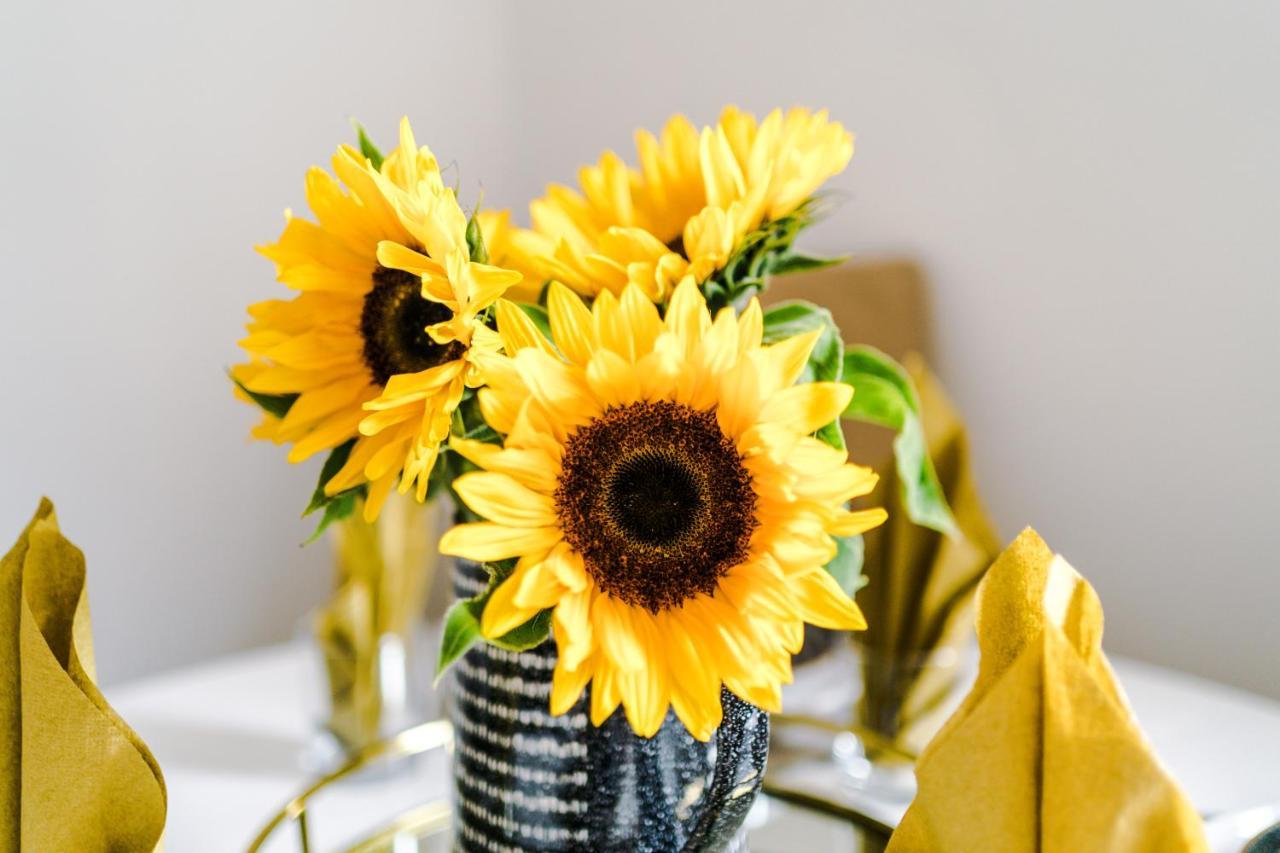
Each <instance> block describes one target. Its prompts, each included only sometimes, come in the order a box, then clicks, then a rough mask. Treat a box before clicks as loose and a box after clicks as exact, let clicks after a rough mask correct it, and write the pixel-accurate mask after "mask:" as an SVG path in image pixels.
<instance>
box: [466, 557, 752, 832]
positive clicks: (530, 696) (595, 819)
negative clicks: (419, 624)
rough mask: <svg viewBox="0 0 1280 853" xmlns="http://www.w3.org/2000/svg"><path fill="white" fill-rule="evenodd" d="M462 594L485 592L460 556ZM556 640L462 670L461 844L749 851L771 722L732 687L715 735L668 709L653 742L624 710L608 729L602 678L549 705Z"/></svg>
mask: <svg viewBox="0 0 1280 853" xmlns="http://www.w3.org/2000/svg"><path fill="white" fill-rule="evenodd" d="M454 579H455V581H454V585H455V589H456V592H457V594H458V595H459V596H463V597H470V596H472V595H475V594H476V593H477V592H479V591H480V590H482V589H483V588H484V584H485V575H484V572H483V570H482V569H481V568H480V567H479V566H477V565H475V564H474V563H467V562H465V561H459V562H458V568H457V569H456V570H455V575H454ZM555 663H556V648H555V644H554V643H553V642H551V641H548V642H546V643H543V644H542V645H541V646H539V647H538V648H536V649H533V650H531V651H527V652H518V653H517V652H508V651H504V650H502V649H498V648H495V647H493V646H490V645H480V646H477V647H475V648H473V649H472V650H471V651H469V652H467V654H466V655H464V656H463V657H462V658H461V659H460V660H459V661H458V662H457V663H455V664H454V675H453V689H452V693H451V698H450V704H451V709H450V716H451V718H452V720H453V725H454V730H455V731H454V735H455V750H454V764H453V766H454V794H455V797H456V830H455V833H454V838H455V841H454V844H455V849H458V850H463V851H523V850H573V851H588V850H589V851H644V853H651V852H652V853H657V851H690V853H692V851H732V853H736V851H742V850H745V849H746V844H745V832H744V830H743V821H744V819H745V818H746V815H747V812H748V811H749V810H750V808H751V804H752V802H753V801H754V799H755V795H756V792H757V791H758V790H759V788H760V782H761V780H762V777H763V775H764V769H765V759H766V757H767V755H768V749H769V716H768V714H766V713H765V712H764V711H761V710H760V709H758V708H756V707H754V706H752V705H749V704H747V703H745V702H743V701H741V700H740V699H738V698H737V697H736V696H733V695H732V694H730V693H728V692H727V691H726V692H724V693H723V695H722V701H723V703H724V722H723V723H722V724H721V726H720V729H719V731H717V733H716V735H715V736H714V737H712V738H711V740H710V741H709V742H707V743H701V742H699V741H697V740H695V739H694V738H693V737H692V736H691V735H690V734H689V733H688V732H687V731H686V730H685V728H684V726H683V724H681V723H680V721H679V720H678V719H677V718H676V717H675V715H674V714H672V713H668V715H667V719H666V721H665V722H664V723H663V725H662V728H661V729H659V731H658V733H657V734H656V735H654V736H653V737H652V738H642V737H639V736H637V735H636V734H634V733H633V732H632V731H631V727H630V726H629V725H628V723H627V720H626V717H625V716H624V715H623V713H622V710H621V709H619V710H618V711H616V712H615V713H614V714H613V716H611V717H610V718H609V719H608V720H606V721H605V724H604V725H602V726H600V727H599V728H597V727H595V726H592V725H591V721H590V718H589V709H590V689H591V687H590V685H588V686H587V692H586V693H584V695H583V696H582V698H581V699H580V700H579V701H578V704H577V705H575V706H574V707H573V708H571V709H570V710H569V711H568V712H567V713H565V714H563V715H561V716H558V717H553V716H551V713H550V712H549V711H548V705H549V702H550V696H551V674H552V670H553V669H554V668H555Z"/></svg>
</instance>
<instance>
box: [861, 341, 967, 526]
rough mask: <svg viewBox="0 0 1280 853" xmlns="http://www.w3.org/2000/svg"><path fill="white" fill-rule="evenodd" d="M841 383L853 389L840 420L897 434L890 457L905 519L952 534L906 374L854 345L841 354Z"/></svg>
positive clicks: (916, 399) (917, 401)
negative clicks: (867, 425) (876, 426)
mask: <svg viewBox="0 0 1280 853" xmlns="http://www.w3.org/2000/svg"><path fill="white" fill-rule="evenodd" d="M841 381H842V382H845V383H847V384H849V385H851V386H853V389H854V393H853V399H852V400H851V401H850V403H849V406H848V407H847V408H846V409H845V410H844V412H843V413H842V416H843V417H846V418H851V419H853V420H860V421H866V422H867V423H873V424H878V425H879V426H883V427H887V428H889V429H891V430H894V431H895V432H897V436H896V437H895V438H894V440H893V455H894V461H895V467H896V468H897V471H898V479H899V480H900V481H901V483H902V500H903V504H904V505H905V506H906V508H907V516H908V517H909V518H910V519H911V520H912V521H913V522H915V523H916V524H919V525H921V526H922V527H928V528H930V529H932V530H936V531H938V532H939V533H944V534H946V535H948V536H952V535H955V533H956V532H957V527H956V520H955V517H954V516H953V515H952V514H951V508H950V507H949V506H948V505H947V497H946V495H945V494H944V492H943V490H942V484H941V483H939V482H938V475H937V472H936V471H934V468H933V460H932V459H930V458H929V448H928V444H927V442H926V440H925V435H924V424H923V422H922V421H921V419H920V399H919V396H918V395H917V394H916V389H915V385H914V383H912V381H911V377H910V376H909V375H908V374H907V371H906V370H905V369H903V367H902V365H900V364H898V363H897V362H896V361H894V360H893V359H892V358H890V357H889V356H887V355H885V354H884V353H882V352H880V351H879V350H878V349H875V348H874V347H869V346H856V347H850V348H849V350H848V351H847V352H846V353H845V354H844V371H843V375H842V376H841Z"/></svg>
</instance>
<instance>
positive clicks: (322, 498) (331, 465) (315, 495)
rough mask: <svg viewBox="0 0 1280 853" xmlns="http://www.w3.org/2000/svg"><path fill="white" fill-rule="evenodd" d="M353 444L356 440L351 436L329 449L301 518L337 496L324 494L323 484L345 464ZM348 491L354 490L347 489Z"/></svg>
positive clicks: (354, 444)
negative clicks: (349, 438)
mask: <svg viewBox="0 0 1280 853" xmlns="http://www.w3.org/2000/svg"><path fill="white" fill-rule="evenodd" d="M355 446H356V440H355V439H354V438H353V439H351V440H349V441H347V442H345V443H343V444H339V445H338V446H337V447H335V448H334V449H333V450H331V451H329V456H328V458H326V459H325V460H324V466H323V467H322V468H321V469H320V480H319V482H317V483H316V488H315V491H313V492H312V493H311V503H309V504H307V508H306V509H305V510H303V511H302V516H303V518H306V517H307V516H308V515H311V513H313V512H315V511H316V510H318V509H321V508H322V507H324V505H325V504H327V503H329V502H330V501H332V500H333V499H334V498H335V497H337V495H333V496H330V495H326V494H325V493H324V484H325V483H327V482H329V481H330V480H332V479H333V477H334V475H335V474H337V473H338V472H339V471H341V470H342V466H343V465H346V464H347V459H348V458H349V457H350V456H351V450H352V448H354V447H355ZM348 491H354V490H352V489H349V490H348Z"/></svg>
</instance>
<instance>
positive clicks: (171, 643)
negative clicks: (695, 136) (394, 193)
mask: <svg viewBox="0 0 1280 853" xmlns="http://www.w3.org/2000/svg"><path fill="white" fill-rule="evenodd" d="M1277 43H1280V6H1277V5H1276V4H1275V3H1274V2H1269V1H1268V0H1258V2H1226V3H1219V4H1205V3H1192V2H1181V0H1179V2H1154V0H1135V2H1129V3H1126V4H1114V3H1103V2H1096V0H1089V2H1084V3H1077V4H1016V3H997V2H991V0H975V2H970V3H966V4H950V3H940V2H930V3H923V4H920V3H916V4H873V3H866V2H854V3H834V2H833V3H805V2H798V3H792V4H784V5H779V4H776V3H765V2H760V1H759V0H745V2H742V1H741V0H740V2H735V3H697V4H693V3H676V2H667V0H662V2H647V3H643V4H641V3H625V4H624V3H619V4H608V5H606V4H589V3H568V2H546V0H544V2H540V3H536V4H535V3H508V4H500V3H496V2H472V3H468V4H465V5H464V4H448V5H446V4H429V3H423V2H418V3H382V2H377V3H365V4H359V5H356V4H330V3H311V2H302V0H286V2H271V3H249V2H244V0H228V2H221V3H217V4H212V3H206V4H198V5H197V4H189V5H187V6H185V7H180V6H179V5H178V4H173V3H161V2H158V0H135V1H134V2H126V3H122V4H110V5H103V4H89V3H83V2H78V3H69V4H16V3H14V4H6V6H5V8H4V9H3V10H2V11H0V93H2V97H3V111H2V112H0V128H2V129H3V137H4V148H3V151H4V157H3V158H0V181H2V183H0V187H3V189H2V190H0V195H2V197H3V203H2V204H0V217H3V219H2V220H0V257H2V259H3V267H0V281H2V282H3V285H2V289H0V388H2V389H3V391H4V395H3V400H4V404H3V414H4V417H3V418H0V447H2V448H3V455H0V461H2V462H3V470H4V472H5V473H4V481H3V482H4V488H3V489H2V490H0V531H4V534H3V535H4V537H5V538H6V539H8V538H9V537H10V536H12V535H13V534H15V533H16V532H17V530H18V529H19V527H20V526H21V524H22V523H23V522H24V521H25V519H26V517H27V516H28V515H29V514H30V512H31V511H32V510H33V509H34V506H35V502H36V500H37V498H38V496H39V495H40V494H41V493H48V494H49V495H50V496H52V497H53V498H54V499H55V500H56V501H57V502H58V505H59V509H60V512H61V516H62V519H63V522H64V527H65V529H66V530H67V531H68V532H69V534H70V535H71V536H72V538H73V539H75V540H76V541H77V542H78V543H80V544H81V546H82V547H84V548H85V550H86V551H87V552H88V555H89V564H90V593H91V597H92V602H93V609H94V621H95V629H96V636H97V641H98V647H99V659H100V667H101V670H102V673H103V676H104V678H105V679H107V680H108V681H117V680H120V679H124V678H127V677H132V676H137V675H141V674H144V673H148V672H152V671H156V670H159V669H163V668H166V667H172V666H177V665H181V664H184V663H187V662H190V661H194V660H198V659H201V658H204V657H208V656H211V655H215V654H220V653H224V652H228V651H231V650H234V649H238V648H243V647H247V646H250V645H254V644H258V643H262V642H267V641H271V640H278V639H282V638H285V637H287V636H289V635H291V634H292V633H293V631H294V626H295V625H296V624H297V620H298V618H299V617H300V616H301V614H302V613H303V612H305V610H306V609H307V608H309V607H310V606H312V605H313V604H314V603H316V602H317V601H319V600H320V598H321V597H322V596H323V594H324V591H325V589H326V586H327V584H328V581H329V577H328V572H329V566H328V554H327V552H326V551H325V549H324V548H323V547H313V548H309V549H305V550H304V549H300V548H299V547H297V543H298V542H299V541H301V539H302V538H303V537H304V536H305V534H306V532H307V529H308V528H307V525H306V524H305V523H303V522H301V521H300V520H299V519H298V510H299V509H300V507H301V505H302V503H303V501H304V498H305V495H306V494H307V492H308V491H309V489H310V487H311V484H312V482H313V478H314V476H315V473H316V472H315V469H314V468H312V467H307V466H303V467H292V466H287V465H286V464H285V463H284V460H283V453H282V451H280V450H278V449H276V448H273V447H271V446H265V445H254V444H250V443H248V441H247V440H246V438H245V434H246V431H247V429H248V427H249V426H250V425H251V423H252V422H253V415H252V413H251V412H250V411H249V410H248V409H247V407H244V406H241V405H238V404H237V403H235V402H234V401H233V400H232V398H231V395H230V392H229V391H228V388H227V384H226V381H225V379H224V377H223V375H222V370H223V368H224V367H225V366H226V365H227V364H229V363H231V362H232V361H234V360H235V359H236V358H237V357H238V355H237V351H236V348H235V345H234V341H235V340H236V338H237V337H238V336H239V334H240V326H241V323H242V321H243V310H244V307H245V305H247V304H248V303H249V302H251V301H255V300H257V299H261V298H266V297H268V296H271V295H273V294H275V293H277V292H278V291H277V290H276V289H275V286H274V285H273V283H272V276H271V269H270V266H269V264H268V263H267V262H266V261H265V260H263V259H261V258H258V257H257V256H256V255H254V253H253V252H252V246H253V245H254V244H256V243H261V242H264V241H268V240H270V239H272V238H273V237H274V236H275V235H276V234H277V233H278V230H279V227H280V224H281V219H280V212H281V210H282V209H283V208H285V207H287V206H292V207H294V208H297V209H301V208H303V207H304V204H303V198H302V177H303V173H304V170H305V169H306V167H307V166H308V165H309V164H312V163H325V162H327V158H328V156H329V154H330V153H331V151H332V148H333V146H334V145H336V144H337V143H338V142H340V141H345V140H346V139H348V138H349V131H348V128H347V125H346V119H347V117H348V116H358V117H360V118H361V119H362V120H363V121H364V122H365V123H366V124H367V125H368V126H369V127H370V129H371V130H372V131H373V132H374V133H375V134H376V135H378V136H379V137H381V138H383V139H385V140H387V141H388V143H390V141H391V140H392V139H393V134H394V131H395V122H396V119H397V118H398V116H399V115H400V114H401V113H407V114H409V115H410V116H411V117H412V118H413V120H414V123H415V127H416V128H417V130H418V133H419V136H420V138H422V139H424V140H426V141H429V142H430V144H431V145H432V147H433V148H434V149H435V150H436V152H437V154H439V155H440V157H441V159H442V161H445V162H448V161H451V160H455V159H456V160H457V161H458V163H459V166H458V169H459V171H458V175H459V177H460V178H461V180H462V183H463V185H464V187H466V188H467V190H468V191H469V192H470V197H471V198H474V192H475V191H476V190H477V189H478V188H481V187H482V188H483V190H484V192H485V197H486V203H488V204H490V205H512V206H516V207H518V208H521V209H523V204H524V203H525V202H526V201H527V200H528V199H529V198H530V197H532V196H533V195H535V194H537V193H538V192H540V190H541V187H542V185H543V184H544V183H545V182H546V181H549V180H570V179H572V177H573V175H574V170H575V169H576V167H577V166H578V165H579V164H581V163H583V162H585V161H587V160H590V159H594V157H595V156H596V155H597V154H598V153H599V151H600V150H601V149H602V148H604V147H614V148H618V149H620V150H624V151H627V152H629V151H630V146H631V131H632V130H633V128H634V127H636V126H641V125H644V126H649V127H656V126H657V125H659V124H660V123H661V121H662V120H663V119H664V118H665V117H666V116H667V115H668V114H669V113H671V112H676V111H682V112H685V113H687V114H688V115H690V116H691V117H692V118H693V119H694V120H695V121H697V122H707V121H710V120H712V119H713V118H714V117H715V115H716V113H717V112H718V110H719V107H720V106H721V105H722V104H724V103H727V102H736V103H738V104H740V105H742V106H744V107H747V108H751V109H755V110H757V111H763V110H766V109H768V108H770V107H771V106H774V105H778V104H781V105H787V104H791V103H803V104H808V105H813V106H828V107H830V109H831V111H832V113H833V114H834V115H835V116H836V117H837V118H839V119H840V120H841V121H843V122H844V123H845V124H847V125H848V126H850V127H851V128H853V129H854V130H855V131H856V132H857V134H858V150H857V154H856V155H855V158H854V162H853V165H852V167H851V168H850V170H849V171H847V172H846V173H845V174H844V175H842V176H841V177H840V178H839V179H838V180H837V181H836V183H835V186H836V188H837V189H838V190H840V191H841V192H842V194H843V195H844V196H845V201H844V204H843V206H842V207H841V208H840V209H839V211H838V212H837V213H836V215H834V216H833V217H832V218H831V219H830V220H828V221H827V222H825V223H823V224H822V225H821V226H820V227H819V228H818V229H816V230H815V231H814V232H813V234H812V235H811V236H810V237H809V239H808V244H807V245H808V246H809V247H811V248H813V249H814V250H815V251H830V252H846V251H855V252H857V253H860V254H863V255H877V254H889V253H908V254H911V255H913V256H915V257H917V258H918V259H920V260H921V261H922V262H923V263H924V265H925V266H926V269H927V270H928V272H929V274H930V277H931V279H932V282H933V286H934V296H933V298H934V308H935V320H936V323H937V325H938V327H939V333H940V342H939V343H940V346H939V348H938V350H939V353H940V360H939V364H938V365H937V368H938V369H939V372H940V373H941V374H942V376H943V377H944V379H945V380H946V381H947V383H948V386H949V388H950V389H951V391H952V393H953V394H954V396H955V397H956V399H957V401H958V403H959V404H960V405H961V407H962V409H963V410H964V411H965V413H966V414H967V416H968V418H969V421H970V425H971V429H972V433H973V437H974V441H975V445H976V447H975V450H976V457H977V465H978V473H979V476H980V484H981V486H982V488H983V490H984V492H985V495H986V497H987V500H988V503H989V504H990V506H991V508H992V510H993V511H994V513H995V515H996V517H997V520H998V522H999V523H1000V525H1001V528H1002V532H1003V533H1004V535H1005V536H1006V537H1008V536H1012V535H1013V534H1014V533H1016V531H1017V529H1019V528H1020V527H1021V526H1023V525H1024V524H1033V525H1034V526H1036V527H1037V528H1038V529H1039V530H1040V531H1041V533H1042V534H1044V535H1045V536H1046V538H1047V539H1048V540H1049V542H1050V544H1051V545H1053V546H1054V547H1055V548H1056V549H1057V550H1059V551H1061V552H1063V553H1064V554H1066V555H1067V557H1068V558H1069V559H1070V560H1071V561H1072V562H1073V563H1074V564H1075V565H1076V566H1077V568H1079V569H1080V570H1081V571H1082V572H1083V573H1084V574H1085V575H1086V576H1087V577H1089V579H1090V580H1091V581H1092V582H1093V583H1094V585H1095V586H1096V587H1097V589H1098V591H1099V593H1100V594H1101V596H1102V599H1103V602H1104V605H1105V606H1106V610H1107V617H1108V627H1107V640H1108V648H1110V649H1112V650H1113V651H1116V652H1120V653H1125V654H1130V655H1133V656H1136V657H1140V658H1144V659H1147V660H1151V661H1155V662H1158V663H1164V664H1169V665H1173V666H1177V667H1180V668H1183V669H1186V670H1190V671H1193V672H1197V673H1201V674H1204V675H1208V676H1211V677H1214V678H1217V679H1219V680H1223V681H1227V682H1231V683H1235V684H1239V685H1241V686H1245V687H1249V688H1252V689H1255V690H1259V691H1262V692H1266V693H1270V694H1272V695H1276V696H1280V662H1278V661H1280V620H1277V619H1276V618H1275V608H1276V606H1277V602H1280V561H1278V558H1277V554H1278V553H1280V525H1277V523H1276V521H1275V513H1276V508H1277V498H1276V494H1277V487H1276V484H1277V483H1278V482H1280V451H1277V449H1276V447H1275V436H1276V435H1278V434H1280V394H1278V392H1277V390H1276V386H1277V382H1276V379H1275V366H1276V365H1277V364H1278V363H1280V344H1278V342H1277V333H1276V325H1277V322H1278V321H1280V295H1278V293H1280V260H1278V255H1277V250H1276V235H1277V226H1280V165H1277V155H1276V152H1277V151H1278V150H1280V99H1277V97H1276V95H1275V85H1276V80H1277V79H1280V52H1278V51H1277V50H1276V49H1275V45H1276V44H1277Z"/></svg>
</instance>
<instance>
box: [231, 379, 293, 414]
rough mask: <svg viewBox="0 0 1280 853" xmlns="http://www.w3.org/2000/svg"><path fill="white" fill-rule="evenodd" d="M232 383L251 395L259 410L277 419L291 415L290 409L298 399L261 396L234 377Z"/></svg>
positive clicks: (285, 396)
mask: <svg viewBox="0 0 1280 853" xmlns="http://www.w3.org/2000/svg"><path fill="white" fill-rule="evenodd" d="M231 381H232V382H234V383H236V387H237V388H239V389H240V390H241V391H243V392H244V393H245V394H248V395H249V399H250V400H253V402H254V403H256V404H257V405H258V408H260V409H262V411H264V412H266V413H267V414H269V415H273V416H275V417H277V418H283V417H284V416H285V415H287V414H289V409H291V408H293V402H294V401H295V400H297V399H298V395H297V394H259V393H258V392H257V391H250V390H249V389H248V388H246V387H245V386H244V383H243V382H241V381H240V380H239V379H236V378H235V377H234V376H233V377H231Z"/></svg>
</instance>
